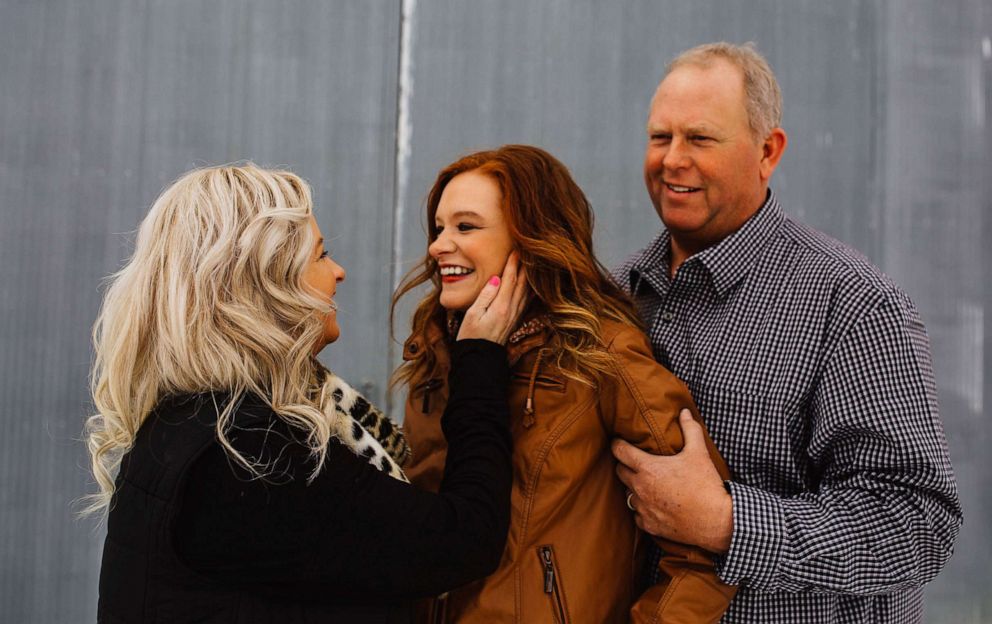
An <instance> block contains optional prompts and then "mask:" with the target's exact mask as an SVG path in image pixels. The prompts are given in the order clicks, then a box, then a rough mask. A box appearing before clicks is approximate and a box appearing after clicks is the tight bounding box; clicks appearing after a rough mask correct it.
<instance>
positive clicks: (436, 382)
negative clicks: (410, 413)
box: [420, 379, 441, 414]
mask: <svg viewBox="0 0 992 624" xmlns="http://www.w3.org/2000/svg"><path fill="white" fill-rule="evenodd" d="M440 387H441V380H440V379H429V380H427V381H425V382H424V383H422V384H420V388H423V390H424V403H423V405H421V406H420V411H421V413H423V414H429V413H430V411H431V393H432V392H434V391H435V390H437V389H438V388H440Z"/></svg>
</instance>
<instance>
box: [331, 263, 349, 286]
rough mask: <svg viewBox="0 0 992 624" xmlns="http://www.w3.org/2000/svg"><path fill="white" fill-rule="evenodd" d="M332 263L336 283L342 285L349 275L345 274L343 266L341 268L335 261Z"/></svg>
mask: <svg viewBox="0 0 992 624" xmlns="http://www.w3.org/2000/svg"><path fill="white" fill-rule="evenodd" d="M331 262H332V263H333V264H334V269H333V271H334V281H335V282H337V283H338V284H340V283H341V282H343V281H344V278H345V277H346V276H347V273H346V272H345V270H344V267H343V266H341V265H340V264H338V263H337V262H334V261H333V260H332V261H331Z"/></svg>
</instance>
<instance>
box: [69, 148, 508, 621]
mask: <svg viewBox="0 0 992 624" xmlns="http://www.w3.org/2000/svg"><path fill="white" fill-rule="evenodd" d="M344 278H345V272H344V269H343V268H342V267H340V266H339V265H338V264H336V263H335V262H334V261H333V260H331V259H330V257H329V256H328V254H327V252H326V250H325V248H324V245H323V238H322V236H321V232H320V229H319V227H318V226H317V223H316V221H315V220H314V217H313V211H312V204H311V198H310V190H309V188H308V186H307V184H306V183H305V182H304V181H303V180H301V179H300V178H298V177H297V176H295V175H293V174H291V173H289V172H285V171H271V170H265V169H261V168H258V167H256V166H254V165H251V164H247V165H244V166H226V167H214V168H206V169H200V170H196V171H192V172H189V173H187V174H186V175H184V176H183V177H182V178H180V179H179V180H178V181H177V182H175V183H174V184H173V185H172V186H171V187H170V188H168V189H167V190H166V191H165V192H164V193H163V194H162V196H161V197H160V198H159V199H158V200H157V201H156V202H155V204H154V205H153V206H152V209H151V211H150V212H149V214H148V215H147V217H146V218H145V219H144V221H143V222H142V224H141V227H140V230H139V233H138V239H137V244H136V247H135V251H134V256H133V257H132V258H131V260H130V261H129V262H128V263H127V265H126V266H125V267H124V268H123V269H122V270H121V271H120V272H119V273H118V274H116V276H115V277H114V279H113V283H112V285H111V286H110V288H109V290H108V292H107V294H106V298H105V300H104V304H103V308H102V310H101V312H100V316H99V318H98V320H97V322H96V327H95V330H94V340H95V346H96V362H95V366H94V370H93V388H92V391H93V400H94V403H95V405H96V409H97V412H98V413H97V414H96V415H94V416H92V417H91V418H90V419H89V421H88V423H87V441H88V445H89V450H90V453H91V455H92V465H93V471H94V474H95V477H96V481H97V483H98V485H99V492H98V493H97V494H95V495H93V497H92V501H91V502H92V505H91V506H90V508H89V510H90V511H102V512H107V513H108V531H107V538H106V542H105V546H104V553H103V564H102V568H101V574H100V602H99V616H98V619H99V621H101V622H107V623H117V622H170V623H177V622H239V623H240V622H280V623H291V622H316V621H321V622H331V621H335V622H336V621H347V622H366V621H367V622H397V621H407V620H408V618H409V611H408V607H407V603H408V601H410V600H411V599H413V598H415V597H417V596H423V595H428V594H435V593H438V592H442V591H445V590H447V589H450V588H452V587H455V586H458V585H461V584H464V583H465V582H468V581H470V580H473V579H475V578H479V577H482V576H485V575H486V574H488V573H489V572H491V571H492V570H493V569H494V568H495V566H496V565H497V563H498V561H499V556H500V553H501V552H502V549H503V544H504V540H505V537H506V530H507V524H508V500H509V492H510V480H511V470H510V463H509V461H510V460H509V457H510V442H509V433H508V428H507V421H508V411H507V410H508V408H507V405H506V399H505V390H506V383H507V379H508V371H507V366H506V353H505V349H504V348H503V347H502V346H500V343H504V342H505V340H506V338H507V336H508V333H509V327H510V326H511V325H512V324H513V323H514V322H515V319H516V316H517V315H518V314H519V311H520V309H521V308H522V298H523V288H522V283H523V280H522V278H518V276H517V275H516V272H515V263H510V265H509V266H508V267H507V270H506V272H505V273H504V274H503V278H502V285H500V280H499V277H497V276H493V277H492V279H491V280H490V281H489V283H488V285H487V286H486V288H485V289H484V291H483V293H482V294H481V295H480V297H479V299H478V302H477V303H476V305H475V306H474V307H473V309H472V311H471V313H470V314H469V315H467V320H466V322H465V324H463V326H462V330H461V332H460V333H459V336H458V337H459V341H458V342H457V343H456V346H455V348H454V352H455V354H454V357H455V359H456V360H457V362H458V364H457V366H456V367H455V369H454V372H453V373H452V375H451V378H450V383H451V387H452V394H453V396H454V397H455V400H453V401H451V402H450V404H449V409H448V410H447V412H446V414H445V416H444V427H445V433H446V435H447V436H448V440H449V443H450V445H451V446H450V449H449V455H448V458H449V459H448V462H447V470H446V474H445V478H444V484H443V486H442V487H441V489H440V492H439V493H438V494H432V493H427V492H423V491H420V490H417V489H415V488H413V487H411V486H410V485H409V484H408V483H407V481H406V477H405V475H404V474H403V470H402V465H403V463H404V462H405V460H406V459H407V457H408V455H409V452H408V449H407V446H406V443H405V441H404V439H403V437H402V435H401V434H400V433H399V430H398V429H397V428H396V427H395V425H394V424H393V423H392V422H391V421H389V419H387V418H386V417H384V416H383V415H382V414H381V413H379V412H378V411H377V410H376V409H375V408H374V407H372V406H370V405H369V403H368V402H367V401H366V400H365V399H364V398H362V397H361V396H360V395H358V393H356V392H355V391H354V390H353V389H352V388H350V387H349V386H348V385H347V384H346V383H344V382H343V381H342V380H341V379H339V378H338V377H336V376H335V375H334V374H333V373H331V372H329V371H327V370H326V369H324V368H323V367H321V366H320V364H319V363H317V361H316V360H315V359H314V357H313V356H314V354H316V353H317V352H318V351H319V350H320V349H321V348H322V347H323V346H324V345H326V344H327V343H329V342H333V341H334V340H335V339H337V337H338V334H339V333H340V327H339V326H338V320H337V314H336V309H337V305H336V303H335V300H334V295H335V291H336V288H337V285H338V284H339V283H340V282H342V281H344ZM451 553H457V556H452V554H451Z"/></svg>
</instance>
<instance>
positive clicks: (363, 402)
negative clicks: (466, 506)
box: [319, 367, 410, 483]
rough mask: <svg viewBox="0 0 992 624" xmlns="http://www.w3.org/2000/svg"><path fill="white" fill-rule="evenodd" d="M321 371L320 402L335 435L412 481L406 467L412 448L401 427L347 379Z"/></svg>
mask: <svg viewBox="0 0 992 624" xmlns="http://www.w3.org/2000/svg"><path fill="white" fill-rule="evenodd" d="M320 372H321V374H323V376H324V382H323V384H322V386H321V389H320V399H319V401H320V402H319V404H320V406H321V411H322V412H323V413H324V415H325V416H326V417H327V419H328V420H329V421H330V422H331V424H332V427H333V431H334V437H336V438H337V439H339V440H340V441H341V443H342V444H344V445H345V446H347V447H348V448H349V449H351V451H352V452H353V453H354V454H355V455H357V456H359V457H364V458H366V459H367V460H368V462H369V463H370V464H372V465H373V466H374V467H375V468H377V469H378V470H380V471H382V472H385V473H387V474H388V475H389V476H391V477H393V478H394V479H398V480H400V481H405V482H407V483H409V479H407V478H406V475H405V474H404V473H403V469H402V466H403V465H404V464H406V462H407V460H409V459H410V447H409V446H408V445H407V442H406V438H405V437H404V436H403V432H402V431H401V430H400V428H399V426H398V425H397V424H396V423H394V422H393V421H392V420H391V419H390V418H389V417H388V416H386V415H385V414H383V413H382V412H380V411H379V410H378V409H377V408H376V407H375V406H374V405H372V404H371V403H369V401H368V400H367V399H366V398H365V397H363V396H362V395H361V394H359V393H358V391H357V390H355V389H354V388H352V387H351V386H349V385H348V384H347V383H345V381H344V380H343V379H341V378H340V377H338V376H337V375H335V374H334V373H332V372H331V371H329V370H327V369H326V368H323V367H321V368H320Z"/></svg>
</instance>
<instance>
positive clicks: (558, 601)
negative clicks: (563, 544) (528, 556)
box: [537, 544, 571, 624]
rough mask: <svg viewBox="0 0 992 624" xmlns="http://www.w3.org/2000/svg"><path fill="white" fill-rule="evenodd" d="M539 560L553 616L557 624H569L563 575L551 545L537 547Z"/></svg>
mask: <svg viewBox="0 0 992 624" xmlns="http://www.w3.org/2000/svg"><path fill="white" fill-rule="evenodd" d="M537 558H538V559H539V560H540V563H541V569H542V571H543V572H544V574H543V579H544V593H545V595H546V596H547V597H548V604H550V605H551V616H552V618H553V620H554V622H555V624H568V622H570V621H571V620H570V619H569V617H568V607H567V606H566V605H565V594H564V592H563V591H562V587H563V585H562V582H561V573H560V572H559V571H558V564H557V562H556V561H555V551H554V547H553V546H551V544H545V545H543V546H538V547H537Z"/></svg>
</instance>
